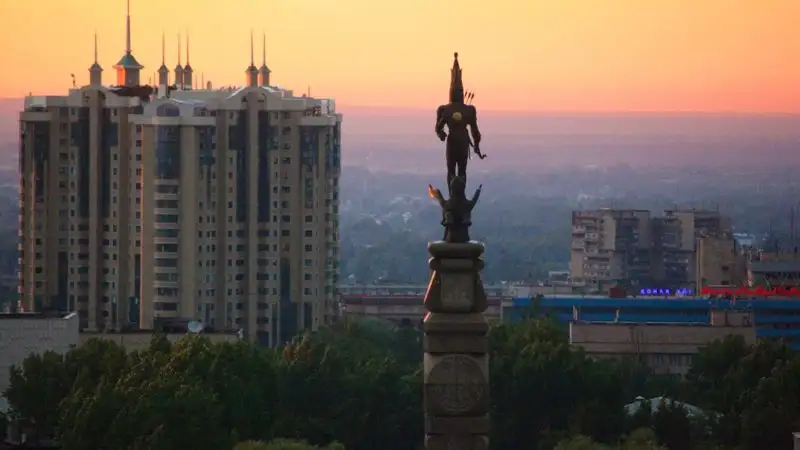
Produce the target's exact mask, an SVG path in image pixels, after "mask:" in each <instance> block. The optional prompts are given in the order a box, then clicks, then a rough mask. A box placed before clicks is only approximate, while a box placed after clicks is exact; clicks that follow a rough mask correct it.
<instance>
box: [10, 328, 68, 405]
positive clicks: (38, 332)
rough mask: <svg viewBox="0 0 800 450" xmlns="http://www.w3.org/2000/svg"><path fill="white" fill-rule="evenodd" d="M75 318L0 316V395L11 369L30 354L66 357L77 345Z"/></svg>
mask: <svg viewBox="0 0 800 450" xmlns="http://www.w3.org/2000/svg"><path fill="white" fill-rule="evenodd" d="M78 322H79V321H78V315H77V314H75V313H70V314H66V315H48V314H41V313H12V314H0V392H3V391H5V390H6V388H7V387H8V382H9V371H10V370H11V366H13V365H17V364H20V363H22V361H23V360H24V359H25V358H27V357H28V356H29V355H31V354H33V353H44V352H47V351H53V352H57V353H62V354H63V353H66V352H68V351H69V350H70V349H71V348H73V347H75V346H76V345H78V343H79V340H80V339H79V323H78Z"/></svg>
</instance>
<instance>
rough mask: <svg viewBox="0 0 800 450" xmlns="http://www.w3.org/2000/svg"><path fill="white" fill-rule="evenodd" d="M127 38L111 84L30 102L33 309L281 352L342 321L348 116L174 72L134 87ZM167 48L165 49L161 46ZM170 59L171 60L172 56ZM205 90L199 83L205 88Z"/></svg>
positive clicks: (25, 275)
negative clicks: (222, 337) (230, 335)
mask: <svg viewBox="0 0 800 450" xmlns="http://www.w3.org/2000/svg"><path fill="white" fill-rule="evenodd" d="M127 23H128V41H127V49H126V52H125V54H124V55H123V57H122V58H121V59H120V61H119V62H118V63H117V65H116V66H114V67H115V69H116V71H117V77H116V79H117V85H115V86H106V85H104V84H103V83H102V71H103V69H102V68H101V67H100V65H99V63H98V62H97V61H95V62H94V64H92V66H91V67H90V69H89V83H88V84H87V85H86V86H83V87H76V88H73V89H70V90H69V92H68V93H67V95H64V96H30V97H27V98H26V99H25V110H24V112H22V113H21V115H20V123H21V125H20V131H21V139H20V142H21V145H20V158H19V160H20V175H21V177H20V178H21V188H20V274H19V278H20V280H19V290H20V294H21V299H22V300H21V306H22V308H24V310H26V311H41V310H47V309H55V310H66V311H76V312H77V313H78V316H79V318H80V325H81V327H82V328H83V329H86V330H88V331H98V330H128V329H153V328H156V327H157V325H158V323H160V322H164V321H184V323H185V321H188V320H197V321H201V322H203V324H204V325H206V326H207V327H210V328H214V329H217V330H228V329H241V330H243V332H244V334H245V336H246V337H247V339H248V340H250V341H259V342H261V343H263V344H265V345H270V346H272V345H277V344H279V343H282V342H285V341H286V340H288V339H291V337H293V336H294V335H295V334H296V333H297V332H298V331H300V330H305V329H315V328H317V327H318V326H320V325H322V324H324V323H326V322H327V321H329V320H330V319H331V317H332V316H333V315H334V314H336V311H337V309H336V308H335V305H336V301H337V299H336V297H335V296H336V293H335V286H336V284H337V278H338V258H339V245H338V240H339V219H338V217H339V210H338V205H339V176H340V167H341V165H340V161H341V159H340V157H341V121H342V116H341V114H338V113H337V112H336V109H335V103H334V101H333V100H332V99H317V98H311V97H309V96H307V95H301V96H296V95H294V94H293V93H292V91H290V90H287V89H284V88H281V87H278V86H275V85H274V84H273V83H271V82H270V73H271V71H270V69H269V68H268V67H267V65H266V55H264V62H263V64H262V66H261V68H258V67H256V66H255V64H254V62H253V61H252V53H253V52H252V45H253V44H252V39H251V52H250V53H251V62H250V65H249V67H247V68H246V70H245V82H244V84H243V85H242V86H240V87H225V88H216V89H214V88H212V85H211V82H210V81H209V82H208V83H199V86H198V83H195V80H194V79H193V69H192V67H191V65H190V64H189V46H188V38H187V40H186V44H187V45H186V64H185V65H181V63H180V61H179V63H178V67H176V69H175V70H174V78H173V81H170V78H171V77H172V72H171V71H170V70H169V69H168V68H167V66H166V64H165V62H164V61H162V64H161V67H160V68H159V69H158V72H157V74H158V77H157V79H158V80H157V81H158V82H157V85H155V86H142V85H140V84H139V80H140V71H141V69H142V68H143V66H142V65H141V64H139V62H138V61H137V60H136V59H135V58H134V57H133V54H132V52H131V50H130V16H128V22H127ZM162 50H163V49H162ZM162 59H163V58H162ZM204 84H205V85H204Z"/></svg>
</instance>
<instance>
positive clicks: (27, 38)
mask: <svg viewBox="0 0 800 450" xmlns="http://www.w3.org/2000/svg"><path fill="white" fill-rule="evenodd" d="M131 8H132V17H133V19H132V24H133V26H132V28H133V51H134V55H135V56H136V57H137V58H138V59H139V61H140V62H141V63H142V64H144V65H145V66H147V67H146V69H145V76H144V77H143V79H144V81H147V79H148V78H149V77H150V76H151V74H152V73H153V72H154V71H155V70H156V69H157V68H158V66H159V65H160V63H161V32H162V30H163V31H165V32H166V34H167V52H168V55H167V65H168V66H170V68H172V67H174V66H175V64H176V62H177V61H176V54H177V50H176V47H177V44H176V35H177V33H179V32H180V33H181V34H183V35H185V34H186V32H187V30H188V32H189V33H190V35H191V45H192V49H191V63H192V66H193V67H194V69H195V73H198V74H199V73H200V72H203V73H204V75H205V79H206V80H212V81H213V82H214V83H215V84H216V85H220V84H241V83H242V82H243V80H244V69H245V68H246V66H247V65H248V63H249V35H250V30H251V29H253V30H255V32H256V35H257V37H256V46H257V49H256V59H258V60H259V61H257V62H258V63H260V59H261V48H260V47H261V39H260V34H261V31H262V30H263V31H265V32H266V33H267V58H268V63H269V65H270V67H271V68H272V70H273V80H274V82H276V83H278V84H280V85H282V86H284V87H288V88H291V89H295V90H296V91H305V89H306V86H307V85H309V84H310V85H311V89H312V95H315V96H332V97H335V98H336V99H337V101H338V103H339V104H340V105H342V104H343V105H365V106H367V105H368V106H408V107H414V108H416V107H424V108H429V107H432V106H434V105H436V104H438V103H439V102H442V101H445V100H446V96H447V87H448V83H449V67H450V65H451V61H452V53H453V51H458V52H459V53H460V54H461V61H462V67H463V69H464V79H465V84H466V86H467V87H468V88H470V89H474V90H475V91H476V98H475V103H476V104H477V105H478V106H480V107H481V108H482V109H519V110H572V111H575V110H581V111H597V110H668V111H675V110H694V111H698V110H702V111H759V112H761V111H764V112H766V111H780V112H798V111H800V27H798V26H797V20H798V18H800V1H798V0H491V1H487V0H480V1H479V0H458V1H456V0H404V1H390V0H227V1H224V2H220V1H216V0H132V6H131ZM124 15H125V2H124V0H48V1H44V2H43V1H24V0H23V1H5V0H3V1H0V67H2V68H3V72H2V76H0V97H17V96H23V95H25V94H27V93H28V92H34V93H61V92H63V91H64V90H66V89H67V88H68V87H69V85H70V83H71V81H70V75H69V74H70V73H75V75H76V76H77V77H78V83H79V84H83V83H86V82H87V80H88V73H87V70H86V69H87V68H88V66H89V65H90V64H91V62H92V61H91V59H92V40H93V38H92V35H93V33H94V31H95V30H96V31H97V33H98V35H99V40H100V63H101V64H102V65H103V67H104V68H105V69H106V72H105V77H106V78H105V80H106V81H111V80H112V75H111V66H112V65H113V64H114V63H115V62H116V60H117V59H119V57H120V56H121V55H122V50H123V48H124V32H125V26H124V24H125V19H124ZM184 57H185V55H184ZM184 62H185V61H184Z"/></svg>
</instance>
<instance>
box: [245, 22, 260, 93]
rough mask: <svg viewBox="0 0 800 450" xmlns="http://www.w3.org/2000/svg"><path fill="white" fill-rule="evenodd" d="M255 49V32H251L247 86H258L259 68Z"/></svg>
mask: <svg viewBox="0 0 800 450" xmlns="http://www.w3.org/2000/svg"><path fill="white" fill-rule="evenodd" d="M254 51H255V49H254V47H253V30H250V67H248V68H247V70H246V71H245V73H246V74H247V86H248V87H256V86H258V68H257V67H256V65H255V53H254Z"/></svg>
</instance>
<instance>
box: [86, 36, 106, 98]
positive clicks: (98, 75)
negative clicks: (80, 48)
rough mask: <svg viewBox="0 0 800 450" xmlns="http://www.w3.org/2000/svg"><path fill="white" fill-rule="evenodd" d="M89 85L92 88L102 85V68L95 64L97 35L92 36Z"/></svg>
mask: <svg viewBox="0 0 800 450" xmlns="http://www.w3.org/2000/svg"><path fill="white" fill-rule="evenodd" d="M89 84H90V85H92V86H100V85H102V84H103V68H102V67H100V63H98V62H97V33H95V34H94V64H92V67H89Z"/></svg>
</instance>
